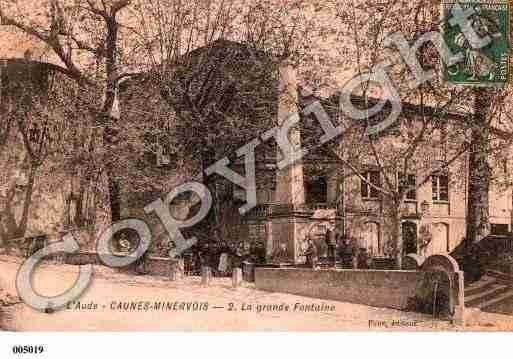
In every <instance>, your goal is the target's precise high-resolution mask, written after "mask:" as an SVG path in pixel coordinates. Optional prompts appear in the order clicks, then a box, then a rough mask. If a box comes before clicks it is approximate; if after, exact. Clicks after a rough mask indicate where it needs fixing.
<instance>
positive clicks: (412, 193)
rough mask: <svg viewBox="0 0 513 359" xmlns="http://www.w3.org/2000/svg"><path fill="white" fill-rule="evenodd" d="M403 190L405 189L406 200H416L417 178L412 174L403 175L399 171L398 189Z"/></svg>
mask: <svg viewBox="0 0 513 359" xmlns="http://www.w3.org/2000/svg"><path fill="white" fill-rule="evenodd" d="M403 190H406V199H407V200H410V201H416V200H417V178H416V177H415V175H414V174H408V175H407V176H406V177H405V176H404V174H403V173H399V191H403Z"/></svg>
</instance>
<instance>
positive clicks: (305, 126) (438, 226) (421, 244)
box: [29, 51, 513, 262]
mask: <svg viewBox="0 0 513 359" xmlns="http://www.w3.org/2000/svg"><path fill="white" fill-rule="evenodd" d="M220 54H221V55H222V51H221V53H220ZM276 72H277V74H278V75H279V77H278V78H279V81H278V82H272V81H271V83H272V84H273V86H277V90H278V91H276V92H273V91H271V92H270V93H272V94H276V93H277V94H278V97H277V98H276V99H275V109H274V110H273V111H274V112H275V118H273V119H271V121H269V123H275V124H277V125H282V124H283V121H285V119H286V118H287V117H288V116H289V115H290V114H293V113H296V112H299V113H300V112H301V111H300V110H301V109H300V108H298V104H300V106H299V107H301V106H305V105H306V104H305V101H306V103H307V102H308V101H311V100H312V99H309V98H307V97H305V96H301V95H300V94H299V93H298V84H297V79H296V78H295V74H294V71H293V70H292V68H291V67H290V66H288V65H286V64H281V65H279V66H278V65H276ZM151 89H152V87H151V86H149V87H148V85H147V84H146V85H141V84H140V83H138V82H137V81H135V82H131V83H128V84H127V85H126V87H125V88H124V89H123V90H122V91H121V94H120V97H121V99H120V103H121V116H122V117H123V116H124V114H125V115H126V113H130V109H131V108H132V109H137V108H141V106H143V108H144V110H145V111H144V112H145V113H146V114H148V113H149V114H150V117H151V113H152V112H153V108H154V107H156V106H160V105H159V100H158V96H152V99H153V100H152V101H147V100H145V98H146V97H143V96H142V94H144V93H151ZM153 91H154V90H153ZM157 95H158V94H157ZM314 100H319V101H320V102H321V104H323V105H325V107H326V108H331V107H333V106H330V104H333V103H335V104H336V103H338V100H337V98H336V96H334V97H332V98H329V99H314ZM301 104H302V105H301ZM423 111H425V109H424V110H423ZM429 111H431V112H433V109H431V110H429V109H428V111H427V112H428V113H429ZM271 112H272V111H271ZM327 112H328V113H329V114H330V115H331V116H330V119H331V120H332V121H334V123H336V122H337V121H341V120H340V119H337V117H336V116H335V114H333V113H332V112H330V111H329V110H327ZM420 112H421V109H420V107H419V106H418V105H414V104H403V113H402V115H401V117H400V119H399V120H398V123H397V124H396V125H395V126H393V128H391V129H390V130H389V131H385V132H383V133H382V134H380V138H381V139H382V140H383V141H385V142H386V141H388V142H390V143H391V144H392V145H393V144H400V143H401V141H402V139H401V136H403V135H405V134H407V133H408V132H409V131H411V128H414V126H410V125H411V124H412V123H415V122H416V121H417V120H418V116H419V114H420ZM138 116H139V117H140V119H141V121H146V120H147V118H146V117H144V116H143V115H138ZM446 117H447V123H449V126H450V124H451V123H453V122H454V123H457V122H458V121H464V120H465V118H466V115H465V114H461V113H450V114H447V115H446ZM405 123H406V125H405ZM266 125H267V123H266V124H265V125H262V128H261V129H260V131H259V132H261V133H263V132H265V131H266V130H268V128H265V126H266ZM318 130H319V125H318V122H316V121H315V120H312V119H310V118H308V116H301V121H300V126H296V127H293V128H292V129H291V130H290V132H289V139H290V141H291V142H293V143H295V144H297V145H302V146H310V144H311V141H312V138H313V142H315V140H317V139H318V138H316V136H317V135H319V133H318ZM316 131H317V132H316ZM435 132H436V131H435ZM437 133H438V134H433V136H438V137H440V136H441V134H440V131H438V132H437ZM257 135H258V134H257ZM342 137H344V136H342ZM463 137H464V136H463ZM344 141H345V140H342V141H340V142H339V144H338V145H337V144H330V143H328V144H326V145H324V146H321V147H319V148H316V149H315V150H312V151H310V152H309V153H308V154H307V155H306V156H304V157H303V158H302V159H301V160H300V161H297V162H295V163H294V164H292V165H291V166H288V167H286V168H285V169H278V168H277V165H276V164H277V160H278V159H279V158H281V156H282V155H283V154H282V153H280V151H279V150H278V148H277V147H276V146H275V145H273V144H272V143H273V141H272V140H269V141H268V142H266V144H267V145H265V146H262V147H259V149H258V151H257V156H256V171H257V175H256V184H257V202H258V203H257V206H256V207H255V208H253V209H252V210H251V211H250V212H248V213H246V214H245V215H239V212H238V210H237V209H238V207H240V205H241V204H243V203H244V202H245V200H246V198H245V192H244V191H243V190H242V188H239V187H238V186H235V185H233V184H231V183H229V182H227V181H223V180H217V182H216V185H215V186H216V188H220V191H222V192H223V193H224V194H228V195H229V197H230V203H231V204H233V205H230V206H227V207H226V208H224V211H225V214H226V215H225V216H224V218H225V219H226V220H225V222H224V223H223V228H222V230H223V231H222V235H221V236H222V237H223V239H227V240H229V241H231V242H235V243H238V242H244V243H255V242H260V243H263V244H264V245H265V247H266V252H267V256H268V257H269V258H271V257H272V255H273V253H274V252H275V251H276V249H277V248H279V246H280V244H281V243H283V244H285V245H286V247H287V252H288V255H289V259H290V260H291V261H294V262H302V261H304V257H303V255H302V254H303V251H304V248H305V239H306V238H312V239H314V241H315V242H316V244H317V245H318V247H319V249H320V253H321V255H323V254H324V253H325V251H326V248H325V244H324V240H323V237H324V233H325V232H326V229H327V228H328V227H330V226H335V228H337V230H338V231H339V233H340V234H341V235H343V236H345V237H349V238H352V239H354V240H355V241H356V242H357V245H358V247H361V248H366V249H367V251H368V252H369V253H370V254H371V255H372V256H373V257H387V256H390V255H391V249H390V246H391V243H392V242H393V234H392V233H391V231H390V217H389V216H388V212H387V205H388V203H387V202H388V201H387V200H386V198H384V197H383V196H381V195H380V194H379V192H378V191H376V189H375V188H373V187H372V186H370V185H369V183H371V184H376V185H378V186H379V184H380V183H381V182H382V181H383V175H384V173H382V172H380V171H379V170H377V169H376V163H372V161H370V162H366V161H365V159H364V160H363V161H362V162H361V163H360V164H359V165H358V174H356V173H353V172H352V170H351V169H350V168H348V167H347V165H346V164H344V162H343V161H341V160H340V158H339V157H337V155H336V153H337V151H338V149H336V150H335V151H333V148H335V147H336V146H339V147H340V146H341V147H342V148H343V147H344V143H345V142H344ZM445 142H448V141H447V140H446V141H445ZM449 142H450V141H449ZM433 143H435V144H436V145H433ZM433 143H426V144H423V145H422V146H423V150H422V151H419V152H420V154H419V156H418V158H416V163H417V164H422V163H424V162H426V161H425V158H423V156H424V155H425V154H426V153H428V152H429V153H430V155H429V156H430V157H429V161H431V162H433V163H435V162H436V161H444V160H446V159H444V155H445V154H446V153H447V152H448V151H447V149H446V148H445V147H444V146H445V145H446V143H445V144H444V143H443V141H442V140H440V139H438V140H437V141H434V142H433ZM242 144H243V143H242V142H241V143H240V145H242ZM340 144H341V145H340ZM330 146H332V147H330ZM160 149H161V150H160V151H159V150H157V151H156V155H155V153H152V154H151V155H152V156H155V161H154V164H153V165H154V166H155V167H158V168H161V171H160V172H161V175H166V176H170V175H172V173H174V172H176V171H177V170H179V169H180V167H179V166H178V165H177V164H176V163H174V162H173V160H172V159H171V160H170V158H169V156H171V157H173V154H171V155H169V154H167V155H166V154H165V153H163V151H162V148H160ZM354 151H358V148H357V147H355V148H354ZM216 155H217V159H218V157H219V156H222V155H223V154H222V153H218V154H216ZM384 158H386V153H385V156H384ZM426 158H428V157H426ZM506 159H507V160H506V161H505V163H504V164H503V163H496V164H495V166H498V167H501V166H502V167H504V169H503V172H505V173H509V172H510V168H511V167H510V163H509V162H510V161H509V156H506ZM138 160H139V159H136V158H134V162H135V161H138ZM173 165H174V166H176V167H174V168H173ZM237 167H239V170H240V171H242V169H241V166H240V163H237V162H235V165H234V168H237ZM420 167H422V168H420ZM428 167H430V168H431V165H430V166H428ZM413 168H415V166H413ZM241 173H242V172H241ZM388 175H389V176H391V177H393V178H397V175H398V174H397V173H389V174H388ZM362 176H363V177H364V178H365V179H366V181H364V180H362ZM425 177H426V169H425V168H423V166H421V165H419V168H418V169H413V170H412V169H411V168H410V169H409V172H408V173H407V175H406V178H407V182H408V183H410V184H412V186H413V187H414V190H411V191H409V192H408V194H407V198H406V200H405V202H404V208H403V209H402V212H401V226H402V237H403V243H404V253H405V254H406V253H417V254H421V255H430V254H434V253H447V252H451V251H452V250H453V249H454V248H455V247H456V246H457V245H458V244H459V243H460V242H461V240H462V239H463V238H464V237H465V225H466V203H467V177H468V161H467V158H466V155H462V156H461V157H460V158H458V160H456V161H454V162H453V163H451V165H450V166H449V167H448V169H447V170H446V171H443V172H440V173H437V174H436V175H432V176H430V178H429V181H425V182H424V183H422V185H420V181H421V178H425ZM171 182H173V181H171ZM176 182H177V183H179V182H180V181H179V180H177V181H176ZM126 192H127V193H126V195H127V196H128V195H129V192H130V190H129V189H127V191H126ZM148 193H149V194H151V196H152V197H151V198H150V197H148V196H142V197H143V198H142V201H138V202H137V203H138V204H137V205H132V204H131V202H130V201H129V200H127V201H125V204H130V205H129V206H128V207H129V208H128V207H127V208H125V211H124V213H123V214H124V215H125V216H134V215H140V214H141V213H142V207H143V206H144V205H145V204H148V203H149V202H151V200H154V199H155V198H156V197H158V196H161V195H163V194H162V193H160V194H159V193H155V192H154V191H151V190H149V191H148ZM225 198H226V197H225ZM41 201H43V200H41ZM52 201H55V202H59V203H64V202H63V201H62V199H58V198H57V196H56V195H55V193H52V192H48V193H47V194H46V197H45V200H44V202H45V203H46V204H47V205H46V207H45V208H46V209H45V210H44V211H45V215H44V216H42V215H40V214H34V213H35V212H33V213H31V218H30V219H29V228H30V230H32V229H33V228H41V229H40V230H42V231H46V232H52V231H53V228H54V227H55V225H57V223H53V222H58V220H56V221H53V222H52V224H51V225H46V226H43V227H41V226H40V222H41V221H42V218H43V217H46V218H47V217H52V218H57V219H59V220H60V219H62V218H65V216H66V213H65V212H66V211H67V210H66V208H65V206H63V205H61V206H55V208H49V207H48V203H52ZM144 201H147V203H145V202H144ZM138 205H140V207H137V206H138ZM193 206H194V203H190V202H189V201H188V200H187V199H185V200H180V201H178V202H176V203H173V204H172V207H173V210H174V211H175V213H179V214H180V215H181V216H186V215H187V213H188V212H190V211H191V209H192V207H193ZM512 216H513V211H512V192H511V187H507V186H506V187H504V186H501V185H499V184H497V185H492V190H491V193H490V221H491V223H492V231H493V232H494V233H506V232H509V231H511V222H512ZM51 227H52V228H51ZM30 230H29V233H30ZM198 231H200V232H201V226H200V227H199V228H198Z"/></svg>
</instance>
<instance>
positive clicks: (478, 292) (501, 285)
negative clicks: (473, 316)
mask: <svg viewBox="0 0 513 359" xmlns="http://www.w3.org/2000/svg"><path fill="white" fill-rule="evenodd" d="M510 283H511V282H505V281H504V280H502V279H501V278H497V277H496V276H494V275H490V274H489V273H487V275H486V276H484V277H482V278H481V279H480V280H479V281H477V282H474V283H471V284H469V285H467V286H465V306H466V307H469V308H478V309H481V310H486V309H487V308H490V307H492V306H494V305H500V304H501V302H504V301H508V300H510V299H512V298H513V287H512V286H511V285H510Z"/></svg>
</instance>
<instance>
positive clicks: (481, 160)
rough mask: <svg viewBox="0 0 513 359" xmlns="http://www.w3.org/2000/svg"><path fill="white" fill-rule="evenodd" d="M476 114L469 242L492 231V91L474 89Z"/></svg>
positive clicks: (471, 168)
mask: <svg viewBox="0 0 513 359" xmlns="http://www.w3.org/2000/svg"><path fill="white" fill-rule="evenodd" d="M474 95H475V99H474V101H475V102H474V106H475V108H474V111H475V112H474V118H473V119H472V123H471V126H472V127H471V146H470V151H469V174H468V176H469V187H468V211H467V237H466V240H467V243H468V244H473V243H478V242H479V241H481V240H482V239H483V238H485V237H486V236H487V235H488V234H489V233H490V222H489V198H488V193H489V188H490V168H489V166H488V149H489V123H488V122H489V121H488V118H487V115H488V113H489V109H490V101H491V98H490V95H489V94H488V93H487V92H486V90H483V89H477V90H475V92H474Z"/></svg>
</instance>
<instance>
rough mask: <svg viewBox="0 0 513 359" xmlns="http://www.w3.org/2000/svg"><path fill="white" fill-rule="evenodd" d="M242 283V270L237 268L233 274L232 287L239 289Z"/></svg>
mask: <svg viewBox="0 0 513 359" xmlns="http://www.w3.org/2000/svg"><path fill="white" fill-rule="evenodd" d="M241 283H242V269H240V268H235V269H234V270H233V273H232V286H233V288H237V287H238V286H240V284H241Z"/></svg>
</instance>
